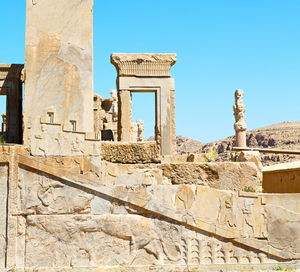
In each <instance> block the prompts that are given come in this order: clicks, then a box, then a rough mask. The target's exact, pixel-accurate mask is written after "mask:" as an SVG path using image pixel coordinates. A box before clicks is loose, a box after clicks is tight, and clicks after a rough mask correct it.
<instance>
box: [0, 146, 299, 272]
mask: <svg viewBox="0 0 300 272" xmlns="http://www.w3.org/2000/svg"><path fill="white" fill-rule="evenodd" d="M255 167H256V166H255V164H254V163H218V164H217V163H211V164H210V163H202V164H201V163H174V164H172V163H146V164H143V163H140V164H139V163H137V164H125V163H123V164H121V163H111V162H107V161H105V160H103V158H101V157H99V156H98V157H92V156H90V157H88V156H86V157H76V156H73V157H55V156H53V157H33V156H30V154H29V152H28V151H27V150H26V148H24V147H22V146H2V147H1V154H0V172H1V176H0V187H1V190H0V199H1V201H0V210H1V214H2V218H3V219H4V220H1V222H0V238H1V239H0V248H1V251H0V267H1V269H2V271H8V270H10V269H14V270H16V271H24V270H25V271H71V270H73V271H114V272H115V271H126V272H127V271H137V272H138V271H221V269H222V271H242V270H246V271H247V269H248V270H250V269H253V270H256V271H259V270H262V271H263V270H265V271H267V270H268V269H269V270H272V269H273V268H275V267H276V266H281V267H290V268H296V267H297V264H298V260H299V258H300V248H299V245H300V240H299V239H300V238H299V237H300V236H299V233H300V197H299V195H298V194H263V193H253V192H245V191H243V188H244V186H248V187H249V186H250V184H251V186H254V188H256V187H257V188H259V186H260V183H261V177H260V175H258V174H257V173H258V172H259V170H257V169H256V168H255ZM243 168H245V169H248V168H249V169H252V170H251V171H243V170H241V173H243V175H244V176H241V175H236V174H235V175H233V174H232V175H231V176H230V175H229V173H236V172H237V171H232V169H236V170H238V169H243ZM189 169H190V170H191V171H190V172H189ZM226 169H228V172H226ZM255 169H256V171H255ZM185 173H186V174H185ZM188 173H189V174H190V175H188ZM195 173H196V174H197V175H196V174H195ZM211 173H214V174H211ZM254 173H256V174H254ZM184 177H186V178H184ZM230 182H231V183H230ZM247 182H248V183H247ZM230 184H232V185H230ZM233 185H234V186H235V188H240V189H236V190H233V189H232V188H231V187H233ZM228 189H229V190H228ZM11 271H12V270H11Z"/></svg>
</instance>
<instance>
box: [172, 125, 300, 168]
mask: <svg viewBox="0 0 300 272" xmlns="http://www.w3.org/2000/svg"><path fill="white" fill-rule="evenodd" d="M176 140H177V141H176V142H177V150H178V154H186V153H206V152H209V151H211V150H216V151H217V152H218V154H219V156H218V158H217V161H223V160H230V150H231V148H232V146H234V141H235V138H234V136H230V137H228V138H226V139H222V140H219V141H215V142H211V143H207V144H203V143H201V142H199V141H196V140H192V139H189V138H187V137H182V136H177V139H176ZM247 146H248V147H260V148H277V149H294V150H300V121H297V122H282V123H278V124H274V125H270V126H267V127H263V128H258V129H253V130H249V131H247ZM295 160H300V156H297V155H286V154H262V163H263V165H271V164H274V163H279V162H290V161H295Z"/></svg>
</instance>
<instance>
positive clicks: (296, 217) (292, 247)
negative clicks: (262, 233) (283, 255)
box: [266, 204, 300, 258]
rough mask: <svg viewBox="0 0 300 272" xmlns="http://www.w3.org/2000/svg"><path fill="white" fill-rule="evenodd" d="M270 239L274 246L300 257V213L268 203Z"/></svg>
mask: <svg viewBox="0 0 300 272" xmlns="http://www.w3.org/2000/svg"><path fill="white" fill-rule="evenodd" d="M266 211H267V221H268V240H269V243H270V245H271V246H272V247H274V248H276V249H279V250H282V251H285V252H292V253H296V254H297V255H298V257H299V258H300V236H299V234H300V213H295V212H292V211H290V210H287V209H285V208H283V207H280V206H274V205H271V204H269V205H267V206H266Z"/></svg>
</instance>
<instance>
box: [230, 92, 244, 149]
mask: <svg viewBox="0 0 300 272" xmlns="http://www.w3.org/2000/svg"><path fill="white" fill-rule="evenodd" d="M245 111H246V107H245V105H244V104H243V90H236V91H235V104H234V106H233V112H234V114H233V115H234V117H235V123H234V129H235V144H236V146H237V147H246V146H247V143H246V129H247V125H246V123H245Z"/></svg>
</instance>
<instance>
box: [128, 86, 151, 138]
mask: <svg viewBox="0 0 300 272" xmlns="http://www.w3.org/2000/svg"><path fill="white" fill-rule="evenodd" d="M131 98H132V122H133V125H134V126H135V128H136V129H137V128H138V121H142V123H143V128H144V129H143V138H144V140H147V139H149V138H150V137H151V141H154V139H155V131H156V130H157V114H156V112H157V110H156V104H157V102H156V101H157V95H156V92H155V91H132V92H131ZM135 135H138V133H135ZM133 136H134V135H133ZM155 140H156V139H155ZM135 141H139V139H135Z"/></svg>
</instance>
